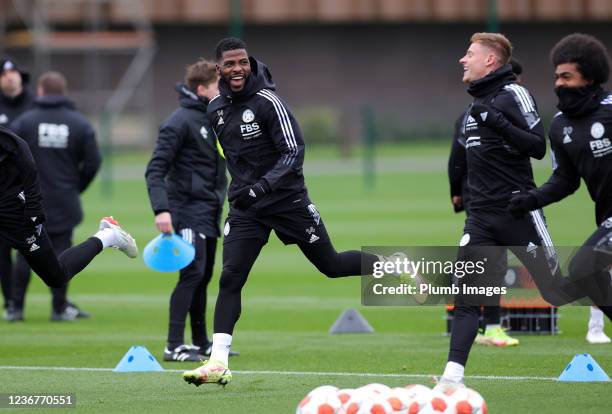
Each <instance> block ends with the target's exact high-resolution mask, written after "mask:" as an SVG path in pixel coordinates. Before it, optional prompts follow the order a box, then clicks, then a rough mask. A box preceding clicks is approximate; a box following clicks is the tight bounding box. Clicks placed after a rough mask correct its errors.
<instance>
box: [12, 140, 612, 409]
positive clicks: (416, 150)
mask: <svg viewBox="0 0 612 414" xmlns="http://www.w3.org/2000/svg"><path fill="white" fill-rule="evenodd" d="M380 154H381V158H380V159H378V167H379V169H380V170H381V172H380V173H379V174H378V176H377V178H376V185H375V187H374V188H372V189H369V190H367V189H365V188H364V185H363V180H362V177H361V175H360V173H359V170H360V167H359V165H360V163H359V160H356V161H350V160H344V161H341V160H336V159H335V157H334V156H333V151H327V152H326V151H323V150H319V151H313V152H312V153H310V154H307V166H306V171H307V177H308V180H307V184H308V186H309V189H310V194H311V197H312V199H313V200H314V201H315V202H316V203H317V206H318V208H319V210H320V211H321V213H322V216H323V218H324V220H325V222H326V225H327V227H328V230H329V232H330V234H331V236H332V238H333V241H334V243H335V245H336V248H337V249H338V250H343V249H352V248H358V247H359V246H362V245H454V244H456V243H457V241H458V240H459V238H460V236H461V230H462V224H463V217H462V216H460V215H455V214H453V213H452V209H451V207H450V203H449V196H448V185H447V181H446V171H445V162H446V155H447V147H446V145H443V146H442V145H421V146H414V147H398V148H390V149H384V150H382V151H381V152H380ZM145 161H146V160H145V157H143V156H142V155H126V156H121V157H118V158H117V159H116V160H115V163H114V165H115V166H116V171H115V178H116V181H115V183H114V191H113V195H112V196H110V195H108V194H102V192H101V188H100V183H99V182H97V183H96V184H95V185H94V186H93V187H92V188H91V189H90V190H89V191H88V192H87V194H86V195H85V211H86V219H85V221H84V223H83V224H82V225H81V226H80V227H79V229H78V232H77V237H76V239H77V240H81V239H82V238H84V237H86V236H87V235H88V234H91V233H92V232H93V231H95V228H96V226H97V220H98V218H99V217H101V216H103V215H107V214H111V213H112V214H114V215H115V216H116V217H117V218H118V219H119V220H120V221H121V223H122V224H123V225H124V226H125V227H126V228H128V229H129V230H130V231H131V232H132V233H133V234H134V235H135V236H136V238H137V240H138V241H139V242H140V245H141V248H142V247H144V244H145V243H146V241H148V240H150V239H151V238H153V237H154V236H155V235H156V233H155V229H154V226H153V216H152V213H151V211H150V208H149V205H148V199H147V195H146V189H145V184H144V180H143V179H142V178H141V177H142V173H143V171H144V162H145ZM547 165H548V164H546V163H540V164H538V166H537V169H536V174H537V181H538V182H539V183H541V182H542V181H543V180H544V179H545V178H546V177H547V176H548V168H547ZM546 213H547V217H548V222H549V227H550V230H551V234H552V237H553V240H555V242H556V243H558V244H559V245H576V244H580V243H581V242H582V241H583V240H584V239H585V238H586V237H587V235H589V234H590V233H591V232H592V231H593V230H594V219H593V205H592V202H591V201H590V200H589V199H588V197H587V195H586V192H585V191H584V189H581V191H580V192H579V193H578V194H577V195H575V196H573V197H571V198H570V199H567V200H566V201H564V202H563V203H561V204H558V205H555V206H551V207H550V208H548V209H547V211H546ZM219 269H220V266H219V265H218V266H217V268H216V276H215V279H214V280H213V282H212V284H211V289H210V290H209V293H210V294H209V298H210V302H211V303H212V302H213V301H214V298H215V297H216V290H217V284H218V273H219ZM175 282H176V275H175V274H162V273H155V272H153V271H150V270H149V269H148V268H146V267H145V265H144V264H143V263H142V261H141V260H140V259H138V260H129V259H127V258H126V257H124V256H123V255H121V254H120V253H118V252H115V251H108V252H104V253H103V254H102V255H101V256H100V257H98V258H97V259H96V260H95V262H94V263H92V265H91V266H90V267H88V268H87V269H86V270H85V271H84V272H83V273H82V274H81V275H79V276H78V277H77V278H76V279H75V280H74V282H73V283H72V285H71V290H70V297H71V298H72V299H73V300H74V301H76V302H77V303H78V304H79V305H80V306H82V307H83V308H84V309H86V310H88V311H90V312H91V313H92V314H93V315H94V316H93V317H92V318H91V319H90V320H84V321H78V322H75V323H63V324H52V323H50V322H48V318H49V314H50V296H49V294H48V292H47V289H46V288H45V287H44V286H43V285H42V283H41V282H40V280H38V279H35V280H34V282H33V283H32V286H31V288H30V293H29V296H28V298H27V305H26V322H25V323H19V324H8V323H1V324H0V393H19V394H25V393H33V394H36V393H75V394H76V396H77V408H76V412H100V413H102V412H103V413H116V412H134V413H140V412H147V413H169V412H171V413H175V412H202V413H207V414H208V413H247V412H248V413H291V412H294V410H295V406H296V405H297V403H298V402H299V401H300V399H301V398H302V397H303V395H305V394H306V393H307V392H308V391H309V390H310V389H312V388H314V387H315V386H317V385H321V384H334V385H336V386H339V387H357V386H360V385H364V384H366V383H370V382H382V383H386V384H388V385H403V384H408V383H423V384H426V385H430V386H431V382H430V379H429V376H430V375H437V374H440V373H441V372H442V370H443V368H444V364H445V362H446V355H447V351H448V338H447V337H445V336H443V335H442V333H443V331H444V329H445V325H444V321H443V314H444V310H443V308H439V307H423V308H368V307H361V306H360V297H359V280H358V279H357V278H349V279H344V280H334V281H330V280H327V279H326V278H325V277H324V276H322V275H320V274H318V273H317V271H316V270H315V269H314V267H313V266H312V265H310V264H309V263H308V262H307V261H306V260H305V259H304V258H303V257H302V255H301V254H300V253H299V251H298V250H297V248H296V247H295V246H290V247H284V246H282V245H281V244H280V243H279V242H278V240H277V239H276V238H275V237H272V239H271V242H270V243H269V244H268V245H267V246H266V247H265V248H264V251H263V253H262V255H261V256H260V258H259V261H258V262H257V263H256V265H255V267H254V269H253V271H252V273H251V276H250V280H249V283H248V284H247V285H246V287H245V290H244V293H243V297H244V299H243V313H242V318H241V319H240V321H239V323H238V326H237V330H236V332H235V335H234V338H235V340H234V348H235V349H237V350H239V351H241V353H242V355H241V356H240V357H237V358H234V359H232V360H231V361H230V363H231V368H232V371H234V381H233V382H232V383H231V384H230V385H229V386H228V387H226V388H225V389H222V388H220V387H216V386H202V387H199V388H195V387H193V386H188V385H186V384H185V383H183V382H182V380H181V378H180V372H179V370H183V369H186V368H191V367H192V365H191V364H184V363H163V364H162V365H163V366H164V368H166V370H167V372H161V373H114V372H111V369H112V368H113V367H114V366H115V365H116V364H117V362H118V361H119V359H120V358H121V357H122V356H123V354H124V353H125V352H126V351H127V350H128V348H129V347H130V346H131V345H145V346H146V347H147V348H148V349H149V350H150V351H151V352H152V353H153V354H154V355H155V356H156V357H157V358H159V359H161V354H162V350H163V347H164V345H165V335H166V329H167V326H166V325H167V318H168V316H167V307H168V298H169V293H170V291H171V289H172V287H173V285H174V283H175ZM347 308H357V309H358V310H359V311H360V312H361V313H362V314H363V315H364V316H365V317H366V318H367V319H368V321H369V322H370V324H371V325H372V326H373V327H374V328H375V330H376V332H375V333H373V334H369V335H345V336H330V335H328V333H327V332H328V329H329V327H330V326H331V324H332V323H333V322H334V320H335V319H336V318H337V317H338V315H339V314H340V313H341V312H342V311H343V310H344V309H347ZM561 315H562V318H561V330H562V331H563V333H562V335H560V336H558V337H532V336H522V337H520V339H521V345H520V346H519V347H517V348H514V349H492V348H483V347H475V348H474V349H473V352H472V354H471V357H470V361H469V364H468V367H467V371H466V375H467V376H468V378H467V380H466V382H467V385H468V386H471V387H473V388H475V389H477V390H479V391H480V392H481V393H482V395H483V396H484V397H485V399H486V400H487V402H488V405H489V409H490V412H492V413H598V412H601V413H604V412H610V411H609V410H610V407H611V406H612V392H611V390H612V388H611V387H612V385H611V384H610V383H607V384H606V383H604V384H602V383H597V384H595V383H588V384H576V383H558V382H555V381H554V378H556V377H557V376H558V375H559V374H560V373H561V371H562V370H563V368H564V367H565V365H566V364H567V363H568V362H569V361H570V360H571V358H572V357H573V356H574V355H575V354H576V353H582V352H589V353H591V354H592V355H593V356H594V357H595V358H596V360H597V361H598V362H599V364H600V365H601V366H602V367H603V368H604V369H606V370H607V371H608V372H609V373H612V346H610V345H604V346H601V345H600V346H592V345H588V344H587V343H586V341H585V340H584V335H585V333H586V323H587V319H588V308H582V307H571V308H570V307H567V308H563V309H562V310H561ZM211 316H212V306H209V313H208V319H209V320H211ZM209 331H210V329H209ZM608 334H612V332H611V331H610V328H609V327H608ZM188 335H189V333H187V337H186V340H187V341H188V340H189V336H188ZM27 367H30V368H27ZM32 367H36V368H32ZM52 367H62V368H61V369H60V368H55V369H53V368H52ZM67 367H71V368H74V369H72V370H69V369H67ZM87 368H103V369H99V370H88V369H87ZM70 412H73V411H70Z"/></svg>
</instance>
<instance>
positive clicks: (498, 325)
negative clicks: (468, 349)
mask: <svg viewBox="0 0 612 414" xmlns="http://www.w3.org/2000/svg"><path fill="white" fill-rule="evenodd" d="M498 328H501V325H500V324H498V323H492V324H491V325H489V324H487V327H486V328H485V332H486V331H488V330H489V329H498Z"/></svg>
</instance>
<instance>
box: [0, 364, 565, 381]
mask: <svg viewBox="0 0 612 414" xmlns="http://www.w3.org/2000/svg"><path fill="white" fill-rule="evenodd" d="M9 369H20V370H31V371H39V370H40V371H86V372H87V371H90V372H93V371H105V372H112V371H113V368H87V367H32V366H24V367H20V366H16V365H4V366H2V365H0V370H9ZM183 371H184V370H182V369H166V370H164V371H152V372H183ZM233 373H234V374H241V375H287V376H294V377H304V376H315V377H378V378H433V377H434V376H435V375H433V374H374V373H371V372H313V371H233ZM466 378H467V379H476V380H500V381H556V380H557V378H556V377H530V376H506V375H468V376H466Z"/></svg>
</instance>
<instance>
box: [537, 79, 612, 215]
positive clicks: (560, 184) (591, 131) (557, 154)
mask: <svg viewBox="0 0 612 414" xmlns="http://www.w3.org/2000/svg"><path fill="white" fill-rule="evenodd" d="M597 99H599V100H600V101H601V103H600V105H599V106H598V107H597V108H596V109H595V110H594V111H593V112H591V113H588V114H585V115H583V116H580V117H569V116H567V115H565V114H563V113H562V112H559V113H558V114H557V115H555V117H554V119H553V121H552V124H551V126H550V133H549V137H550V146H551V148H552V152H553V155H554V156H553V169H554V171H553V174H552V175H551V177H550V178H549V179H548V181H547V182H546V183H545V184H544V185H542V186H541V187H540V188H538V189H537V190H532V191H531V193H532V194H533V195H535V196H536V199H537V200H538V205H539V206H541V207H543V206H546V205H548V204H550V203H554V202H555V201H558V200H561V199H562V198H564V197H567V196H568V195H570V194H572V193H573V192H574V191H576V190H577V189H578V187H579V186H580V177H582V178H583V179H584V182H585V183H586V186H587V189H588V190H589V194H590V196H591V199H592V200H593V201H594V202H595V218H596V220H597V225H600V224H601V223H602V222H603V221H604V220H606V219H607V218H609V217H612V94H611V93H610V92H604V91H603V90H602V91H600V93H599V94H598V96H597Z"/></svg>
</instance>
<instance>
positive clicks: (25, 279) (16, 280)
mask: <svg viewBox="0 0 612 414" xmlns="http://www.w3.org/2000/svg"><path fill="white" fill-rule="evenodd" d="M49 239H50V240H51V244H52V245H53V251H54V252H55V254H56V255H60V254H61V253H62V252H64V251H66V250H68V249H69V248H70V247H71V246H72V230H69V231H67V232H63V233H49ZM31 273H32V272H31V269H30V266H29V265H28V262H27V261H26V259H25V258H24V257H23V255H22V254H21V253H18V254H17V259H16V261H15V268H14V273H13V303H14V306H15V308H17V309H23V308H24V306H25V295H26V292H27V290H28V285H29V284H30V276H31ZM50 290H51V296H52V301H51V306H52V307H53V311H54V312H57V313H62V312H63V311H64V310H65V309H66V305H67V304H68V299H67V296H66V295H67V293H68V284H66V285H64V286H61V287H52V288H50Z"/></svg>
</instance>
